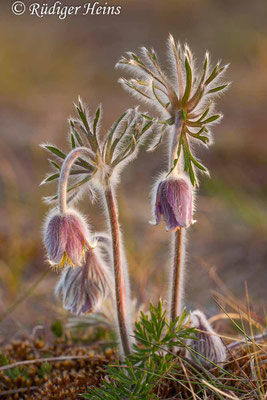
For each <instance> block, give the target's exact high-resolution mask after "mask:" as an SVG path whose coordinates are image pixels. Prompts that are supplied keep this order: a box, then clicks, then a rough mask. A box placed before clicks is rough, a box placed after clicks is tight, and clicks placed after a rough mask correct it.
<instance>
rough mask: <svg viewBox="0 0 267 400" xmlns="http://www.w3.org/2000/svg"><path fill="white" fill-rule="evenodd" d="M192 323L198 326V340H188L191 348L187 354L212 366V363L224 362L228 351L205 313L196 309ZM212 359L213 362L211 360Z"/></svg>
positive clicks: (192, 315) (195, 326)
mask: <svg viewBox="0 0 267 400" xmlns="http://www.w3.org/2000/svg"><path fill="white" fill-rule="evenodd" d="M190 325H191V326H192V327H194V328H197V329H198V330H199V332H197V334H196V336H197V340H194V339H189V340H187V343H186V344H187V345H188V346H189V347H190V348H191V350H189V349H187V350H186V356H187V357H188V358H190V359H192V360H194V359H197V360H199V361H200V362H201V363H202V364H205V365H207V366H211V365H212V363H214V364H218V363H223V362H224V361H225V359H226V352H225V347H224V344H223V342H222V340H221V338H220V337H219V336H218V335H217V334H216V333H215V332H214V330H213V329H212V327H211V326H210V324H209V322H208V320H207V318H206V317H205V315H204V314H203V313H202V312H201V311H199V310H195V311H194V312H192V314H191V320H190ZM209 361H211V362H209Z"/></svg>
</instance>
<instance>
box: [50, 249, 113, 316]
mask: <svg viewBox="0 0 267 400" xmlns="http://www.w3.org/2000/svg"><path fill="white" fill-rule="evenodd" d="M110 290H111V277H110V274H109V271H108V269H107V268H106V266H105V265H104V264H103V262H102V261H101V259H100V258H99V257H98V256H97V254H96V253H95V251H94V250H88V251H87V254H86V260H85V263H84V265H82V266H81V267H80V268H75V269H74V268H71V267H68V268H66V269H65V270H64V271H63V272H62V275H61V277H60V280H59V282H58V284H57V287H56V291H55V292H56V295H57V296H62V302H63V307H64V308H65V309H66V310H69V311H70V312H71V313H72V314H75V315H82V314H88V313H92V312H95V311H98V310H99V309H100V306H101V304H102V302H103V300H104V299H105V297H106V296H107V294H108V293H109V292H110Z"/></svg>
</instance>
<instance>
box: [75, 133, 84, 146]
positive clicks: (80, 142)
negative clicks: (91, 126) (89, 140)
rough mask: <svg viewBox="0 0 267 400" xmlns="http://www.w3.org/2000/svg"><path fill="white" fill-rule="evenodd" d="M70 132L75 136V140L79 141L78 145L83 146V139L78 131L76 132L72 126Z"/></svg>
mask: <svg viewBox="0 0 267 400" xmlns="http://www.w3.org/2000/svg"><path fill="white" fill-rule="evenodd" d="M72 132H73V134H74V136H75V138H76V140H77V142H78V143H79V145H80V146H81V147H83V146H84V143H83V141H82V139H81V136H80V135H79V133H78V132H77V131H76V129H74V128H72Z"/></svg>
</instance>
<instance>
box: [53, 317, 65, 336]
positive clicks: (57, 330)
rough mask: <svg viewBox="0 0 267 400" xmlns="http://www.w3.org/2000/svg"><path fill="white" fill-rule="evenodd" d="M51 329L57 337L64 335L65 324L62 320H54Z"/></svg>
mask: <svg viewBox="0 0 267 400" xmlns="http://www.w3.org/2000/svg"><path fill="white" fill-rule="evenodd" d="M50 329H51V332H53V334H54V335H55V336H56V337H58V338H61V337H62V335H63V325H62V323H61V321H59V320H57V321H55V322H53V323H52V324H51V327H50Z"/></svg>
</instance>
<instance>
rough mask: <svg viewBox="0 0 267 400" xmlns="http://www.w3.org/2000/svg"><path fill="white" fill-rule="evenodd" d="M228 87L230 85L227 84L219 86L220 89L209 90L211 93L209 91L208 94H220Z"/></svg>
mask: <svg viewBox="0 0 267 400" xmlns="http://www.w3.org/2000/svg"><path fill="white" fill-rule="evenodd" d="M227 86H228V84H226V85H222V86H218V87H215V88H213V89H211V90H209V91H208V93H216V92H220V91H221V90H223V89H225V88H226V87H227Z"/></svg>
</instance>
